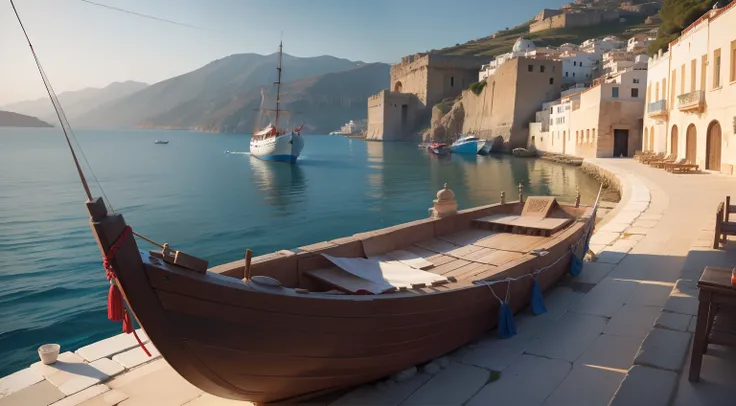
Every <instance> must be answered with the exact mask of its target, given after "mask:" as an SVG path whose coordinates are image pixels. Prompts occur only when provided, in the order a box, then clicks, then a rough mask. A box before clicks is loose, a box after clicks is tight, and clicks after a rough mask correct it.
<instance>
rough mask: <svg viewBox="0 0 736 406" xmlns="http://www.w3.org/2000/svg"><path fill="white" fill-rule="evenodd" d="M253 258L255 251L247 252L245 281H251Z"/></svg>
mask: <svg viewBox="0 0 736 406" xmlns="http://www.w3.org/2000/svg"><path fill="white" fill-rule="evenodd" d="M252 258H253V251H251V250H250V249H246V250H245V279H246V280H248V279H250V260H251V259H252Z"/></svg>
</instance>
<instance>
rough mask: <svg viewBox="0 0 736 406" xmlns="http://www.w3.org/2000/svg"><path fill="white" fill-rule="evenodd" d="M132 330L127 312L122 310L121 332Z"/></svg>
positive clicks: (127, 332)
mask: <svg viewBox="0 0 736 406" xmlns="http://www.w3.org/2000/svg"><path fill="white" fill-rule="evenodd" d="M132 332H133V323H132V322H131V321H130V315H129V314H128V312H127V311H126V312H123V333H125V334H130V333H132Z"/></svg>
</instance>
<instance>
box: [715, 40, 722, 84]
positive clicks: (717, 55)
mask: <svg viewBox="0 0 736 406" xmlns="http://www.w3.org/2000/svg"><path fill="white" fill-rule="evenodd" d="M717 87H721V49H720V48H719V49H716V50H715V51H713V88H714V89H715V88H717Z"/></svg>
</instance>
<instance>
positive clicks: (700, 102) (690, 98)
mask: <svg viewBox="0 0 736 406" xmlns="http://www.w3.org/2000/svg"><path fill="white" fill-rule="evenodd" d="M677 108H678V109H679V110H680V111H703V109H704V108H705V92H704V91H702V90H696V91H694V92H690V93H685V94H681V95H679V96H677Z"/></svg>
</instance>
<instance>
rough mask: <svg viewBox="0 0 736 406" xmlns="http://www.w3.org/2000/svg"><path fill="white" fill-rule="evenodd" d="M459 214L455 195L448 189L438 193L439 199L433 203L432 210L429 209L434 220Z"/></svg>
mask: <svg viewBox="0 0 736 406" xmlns="http://www.w3.org/2000/svg"><path fill="white" fill-rule="evenodd" d="M455 214H457V200H455V193H454V192H453V191H452V190H450V189H449V188H448V187H447V183H445V187H444V188H443V189H440V191H439V192H437V199H435V200H434V201H433V205H432V208H430V209H429V216H430V217H432V218H443V217H447V216H452V215H455Z"/></svg>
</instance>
